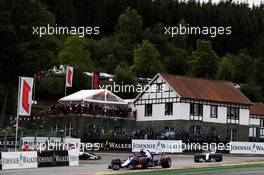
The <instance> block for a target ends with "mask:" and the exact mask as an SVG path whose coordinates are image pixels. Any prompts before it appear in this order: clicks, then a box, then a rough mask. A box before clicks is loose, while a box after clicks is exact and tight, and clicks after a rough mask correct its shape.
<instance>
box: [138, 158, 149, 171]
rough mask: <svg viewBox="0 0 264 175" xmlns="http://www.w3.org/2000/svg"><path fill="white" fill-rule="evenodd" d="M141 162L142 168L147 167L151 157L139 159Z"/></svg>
mask: <svg viewBox="0 0 264 175" xmlns="http://www.w3.org/2000/svg"><path fill="white" fill-rule="evenodd" d="M139 164H141V166H142V169H147V168H148V164H149V158H142V159H140V160H139Z"/></svg>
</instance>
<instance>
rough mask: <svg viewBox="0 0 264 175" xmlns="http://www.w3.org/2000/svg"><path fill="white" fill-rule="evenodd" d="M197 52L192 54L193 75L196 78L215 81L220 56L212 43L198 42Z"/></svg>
mask: <svg viewBox="0 0 264 175" xmlns="http://www.w3.org/2000/svg"><path fill="white" fill-rule="evenodd" d="M196 47H197V48H196V51H193V52H192V57H193V59H192V61H191V74H192V75H193V76H195V77H206V78H212V79H214V78H215V77H216V73H217V69H218V60H219V58H218V56H217V55H216V53H215V52H214V50H213V49H212V44H211V42H210V41H205V40H197V44H196Z"/></svg>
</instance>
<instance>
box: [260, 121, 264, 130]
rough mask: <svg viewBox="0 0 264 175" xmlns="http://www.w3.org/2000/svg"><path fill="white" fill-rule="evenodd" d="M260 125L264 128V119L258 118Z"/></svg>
mask: <svg viewBox="0 0 264 175" xmlns="http://www.w3.org/2000/svg"><path fill="white" fill-rule="evenodd" d="M260 127H261V128H264V119H260Z"/></svg>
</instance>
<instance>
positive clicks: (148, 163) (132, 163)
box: [108, 153, 171, 170]
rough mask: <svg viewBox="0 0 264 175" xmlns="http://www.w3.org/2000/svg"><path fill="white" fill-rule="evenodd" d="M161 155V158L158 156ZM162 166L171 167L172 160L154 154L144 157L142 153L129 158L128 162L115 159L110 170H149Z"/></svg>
mask: <svg viewBox="0 0 264 175" xmlns="http://www.w3.org/2000/svg"><path fill="white" fill-rule="evenodd" d="M158 155H160V158H157V156H158ZM157 166H161V167H162V168H170V167H171V158H170V157H165V156H164V155H163V154H152V153H151V157H146V156H142V154H140V153H136V154H134V155H133V156H130V157H128V159H127V160H124V161H121V160H120V159H113V160H112V161H111V164H110V165H109V166H108V168H109V169H112V170H119V169H120V168H127V169H129V170H133V169H147V168H149V167H157Z"/></svg>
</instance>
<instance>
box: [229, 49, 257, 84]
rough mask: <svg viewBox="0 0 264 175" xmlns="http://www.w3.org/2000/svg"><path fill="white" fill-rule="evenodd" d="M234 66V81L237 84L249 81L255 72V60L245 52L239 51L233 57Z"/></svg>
mask: <svg viewBox="0 0 264 175" xmlns="http://www.w3.org/2000/svg"><path fill="white" fill-rule="evenodd" d="M234 65H235V80H236V82H237V83H243V82H247V81H249V80H251V79H252V78H253V77H254V72H255V60H254V59H253V58H252V57H251V56H250V55H249V54H248V53H247V51H246V50H241V51H240V53H239V54H238V55H237V56H235V57H234Z"/></svg>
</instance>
